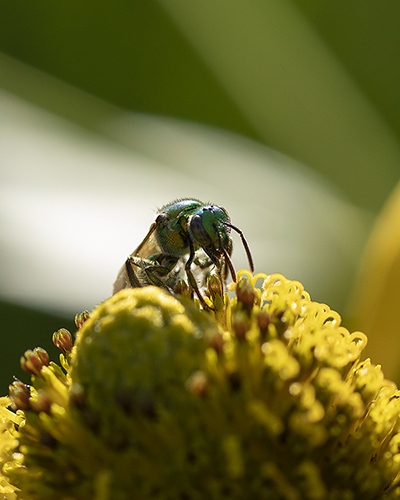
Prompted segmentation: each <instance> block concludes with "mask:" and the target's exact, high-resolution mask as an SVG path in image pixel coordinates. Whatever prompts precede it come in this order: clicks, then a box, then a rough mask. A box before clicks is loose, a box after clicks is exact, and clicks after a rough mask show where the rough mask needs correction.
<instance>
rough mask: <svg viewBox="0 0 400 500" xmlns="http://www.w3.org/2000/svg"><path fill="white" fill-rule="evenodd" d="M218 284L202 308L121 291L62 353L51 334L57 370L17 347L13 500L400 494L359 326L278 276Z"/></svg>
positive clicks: (399, 437)
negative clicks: (20, 374) (23, 378)
mask: <svg viewBox="0 0 400 500" xmlns="http://www.w3.org/2000/svg"><path fill="white" fill-rule="evenodd" d="M257 285H258V286H257ZM230 288H231V291H236V296H235V297H234V298H230V297H229V296H228V294H225V295H224V296H223V297H222V296H221V294H220V290H221V287H220V286H218V279H217V278H216V277H213V278H212V279H211V281H210V283H209V290H208V298H207V301H209V304H210V306H211V307H212V310H210V311H203V310H200V309H199V307H198V306H197V305H196V304H195V302H194V301H192V300H190V299H188V298H179V297H173V296H172V295H169V294H168V293H166V292H165V291H163V290H161V289H159V288H155V287H150V286H149V287H145V288H140V289H126V290H122V291H121V292H119V293H118V294H116V295H114V296H113V297H111V298H110V299H108V300H106V301H105V302H104V303H102V304H100V305H99V306H98V307H97V308H96V309H95V310H94V311H93V312H92V313H91V314H90V316H89V315H88V314H87V313H85V314H83V315H80V316H79V317H78V318H77V325H78V327H79V329H78V332H77V336H76V341H75V345H74V347H72V344H73V342H72V336H71V335H70V334H69V332H67V331H66V330H63V329H62V330H59V331H58V332H56V333H55V334H54V342H55V344H56V345H57V346H58V347H59V348H60V349H61V351H62V354H61V355H60V365H57V364H55V363H52V362H50V361H49V360H48V357H47V356H46V354H45V353H44V352H43V350H40V349H36V350H34V351H28V352H27V353H26V354H25V356H24V358H23V359H22V365H23V367H24V368H25V369H27V370H28V371H30V373H31V374H32V375H31V379H32V385H31V386H30V387H28V386H25V385H24V384H22V383H20V382H17V381H16V382H14V384H12V386H11V388H10V398H11V405H12V406H11V407H12V408H13V410H14V411H16V412H17V413H16V414H15V413H12V412H9V414H7V415H8V416H7V415H6V422H7V421H9V422H11V419H14V424H15V425H13V426H12V429H13V431H12V432H11V425H10V424H7V423H6V424H5V425H6V426H8V427H7V429H8V430H7V433H8V434H7V442H8V444H7V445H3V446H2V449H4V450H5V452H4V453H3V454H2V456H1V459H2V464H3V481H7V482H8V483H4V484H6V485H8V484H11V485H13V486H14V488H15V495H16V497H15V498H21V499H25V500H26V499H32V500H35V499H38V500H39V499H40V500H46V499H54V498H57V499H65V500H67V499H68V500H69V499H85V500H86V499H88V498H93V499H96V500H108V499H113V500H119V499H130V498H140V499H171V500H172V499H174V500H175V499H203V498H213V499H223V498H232V499H243V498H257V499H258V498H276V499H289V500H292V499H293V500H298V499H302V498H307V499H313V500H318V499H321V500H322V499H332V500H334V499H335V500H336V499H346V500H347V499H348V500H350V499H359V498H362V499H363V500H364V499H365V500H368V499H377V498H400V487H399V480H400V420H399V415H400V394H399V393H398V391H397V388H396V386H395V384H393V383H392V382H390V381H388V380H385V378H384V376H383V374H382V372H381V369H380V367H379V366H374V365H372V364H371V363H370V362H369V360H361V354H362V351H363V349H364V347H365V345H366V337H365V335H364V334H362V333H360V332H355V333H350V332H349V331H347V330H346V329H345V328H344V327H343V326H341V319H340V316H339V315H338V314H337V313H336V312H334V311H332V310H331V309H330V308H329V307H328V306H326V305H324V304H318V303H316V302H313V301H311V300H310V297H309V295H308V294H307V292H305V291H304V289H303V287H302V285H301V284H300V283H298V282H295V281H290V280H287V279H286V278H284V277H283V276H281V275H271V276H267V275H263V274H258V275H256V276H254V277H253V276H252V275H251V274H250V273H249V272H246V271H241V272H239V273H238V283H237V285H236V284H232V285H231V286H230ZM5 411H8V410H5ZM15 419H20V420H15ZM13 450H14V453H12V451H13Z"/></svg>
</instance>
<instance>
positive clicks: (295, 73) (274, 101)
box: [0, 0, 400, 393]
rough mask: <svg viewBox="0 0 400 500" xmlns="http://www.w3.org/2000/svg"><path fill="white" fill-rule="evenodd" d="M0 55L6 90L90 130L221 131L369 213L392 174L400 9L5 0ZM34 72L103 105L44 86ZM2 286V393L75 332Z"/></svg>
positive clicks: (393, 4)
mask: <svg viewBox="0 0 400 500" xmlns="http://www.w3.org/2000/svg"><path fill="white" fill-rule="evenodd" d="M0 51H1V53H2V55H1V54H0V56H1V57H0V88H1V89H3V90H4V91H6V92H8V93H10V94H13V95H15V96H18V97H20V98H23V99H24V100H26V101H29V102H30V103H33V104H35V105H37V106H40V107H41V108H43V109H45V110H48V111H51V112H52V113H55V114H57V115H59V116H61V117H63V118H64V119H66V120H69V121H71V122H73V123H75V124H78V125H79V126H82V127H84V128H85V129H87V130H90V131H97V132H98V129H99V124H100V123H102V122H103V121H104V120H106V119H107V118H108V117H110V116H112V114H113V113H114V112H115V109H117V108H118V109H121V110H127V111H133V112H141V113H150V114H154V115H162V116H167V117H174V118H178V119H182V120H189V121H192V122H197V123H201V124H204V125H211V126H213V127H218V128H220V129H224V130H228V131H231V132H234V133H238V134H240V135H242V136H245V137H248V138H251V139H254V140H256V141H258V142H260V143H263V144H265V145H267V146H269V147H271V148H274V149H276V150H278V151H280V152H282V153H284V154H286V155H288V156H289V157H291V158H293V159H295V160H298V161H299V162H302V163H303V164H305V165H307V166H308V167H309V168H310V169H312V170H313V171H314V172H317V175H319V176H321V178H323V179H325V180H326V181H327V182H329V183H331V184H332V186H334V188H335V189H337V190H338V192H340V193H341V194H342V195H343V197H344V198H346V200H347V201H349V202H350V203H351V204H352V205H354V206H355V207H357V208H359V209H361V210H363V211H366V212H368V213H369V214H372V215H375V214H377V213H378V212H379V210H380V208H381V207H382V205H383V203H384V202H385V200H386V198H387V197H388V195H389V193H390V192H391V191H392V189H393V188H394V186H395V184H396V182H397V180H398V178H399V159H400V95H399V94H400V87H399V84H398V82H399V80H400V2H398V0H392V1H390V0H379V1H374V0H370V1H368V2H365V1H361V0H343V1H336V2H329V1H327V0H315V1H305V0H303V1H302V0H275V1H271V0H264V1H262V0H259V1H256V0H251V1H246V2H244V1H242V2H228V1H219V2H214V1H213V2H212V1H211V0H206V1H203V2H184V1H174V0H160V1H154V0H146V1H142V0H140V1H138V0H130V1H127V0H116V1H114V2H105V1H102V0H99V1H97V2H95V3H94V2H85V1H81V0H80V1H77V0H58V1H57V2H54V1H50V0H46V1H44V0H37V1H35V2H30V1H21V0H16V1H14V2H1V5H0ZM21 62H22V63H25V64H26V65H28V66H25V65H20V64H19V63H21ZM27 68H29V70H28V69H27ZM36 70H40V72H44V73H46V74H47V75H49V76H51V77H55V78H56V79H57V80H59V81H61V82H65V83H67V84H70V85H71V86H73V87H75V88H77V89H79V90H82V91H84V92H85V93H87V94H90V95H91V96H94V97H96V98H98V99H100V100H101V101H103V103H102V105H96V106H93V105H92V104H91V103H92V101H91V100H90V99H88V100H86V99H85V95H84V94H82V98H80V99H77V98H76V95H75V94H74V97H71V95H70V93H69V92H68V91H66V90H65V88H64V87H62V85H61V86H57V85H54V86H51V87H49V88H47V87H46V88H45V87H43V85H42V77H41V76H40V73H37V72H36ZM49 89H50V90H49ZM58 89H59V90H58ZM60 154H62V153H60ZM209 182H210V183H212V182H213V179H212V178H211V179H209ZM146 188H147V189H151V187H150V186H147V187H146ZM221 189H223V186H221ZM27 250H28V249H27ZM28 251H29V250H28ZM354 272H355V269H354ZM349 286H350V285H349ZM4 288H6V287H4V286H3V293H2V295H3V301H2V303H1V304H0V314H1V317H2V321H1V335H2V341H3V346H5V349H7V352H3V353H2V355H1V359H2V361H1V372H0V389H1V390H2V392H3V393H4V392H5V391H6V387H7V384H8V383H9V382H10V380H11V375H12V374H13V373H14V374H16V375H17V376H18V377H20V376H22V375H21V372H20V370H19V367H18V358H19V355H20V354H21V353H22V352H23V351H24V350H25V349H26V348H33V347H35V346H36V345H42V346H43V347H45V348H47V349H49V350H51V349H52V347H51V333H52V331H54V330H55V329H57V328H60V327H67V328H71V329H73V326H72V322H71V317H70V316H69V315H68V317H65V316H66V313H65V315H64V317H62V315H61V316H57V315H54V314H49V313H48V312H45V311H43V310H35V309H32V308H31V307H29V304H25V306H26V307H25V306H24V307H23V306H21V305H15V304H13V303H11V302H10V301H9V300H8V299H7V296H6V295H7V294H6V293H4ZM348 291H349V290H346V293H348ZM342 303H343V302H342ZM82 308H85V306H84V305H83V307H82ZM77 312H79V311H77ZM32 342H33V344H32Z"/></svg>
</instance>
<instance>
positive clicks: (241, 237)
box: [223, 222, 254, 272]
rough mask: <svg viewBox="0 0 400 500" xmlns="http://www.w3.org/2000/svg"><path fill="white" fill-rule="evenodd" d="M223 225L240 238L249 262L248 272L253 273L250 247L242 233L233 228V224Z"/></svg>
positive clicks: (226, 223)
mask: <svg viewBox="0 0 400 500" xmlns="http://www.w3.org/2000/svg"><path fill="white" fill-rule="evenodd" d="M223 224H225V226H228V227H230V228H231V229H233V230H234V231H236V232H237V233H238V235H239V236H240V239H241V240H242V244H243V246H244V249H245V251H246V255H247V260H248V261H249V266H250V271H251V272H254V263H253V257H252V255H251V252H250V247H249V245H248V243H247V241H246V238H245V237H244V234H243V231H241V230H240V229H239V228H238V227H236V226H234V225H233V224H230V223H229V222H223ZM228 265H229V260H228Z"/></svg>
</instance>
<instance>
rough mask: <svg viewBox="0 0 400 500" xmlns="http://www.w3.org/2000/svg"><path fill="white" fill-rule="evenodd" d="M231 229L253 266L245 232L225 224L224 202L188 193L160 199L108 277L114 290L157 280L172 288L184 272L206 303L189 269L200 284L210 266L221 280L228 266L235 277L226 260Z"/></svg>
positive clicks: (173, 288) (252, 266)
mask: <svg viewBox="0 0 400 500" xmlns="http://www.w3.org/2000/svg"><path fill="white" fill-rule="evenodd" d="M231 229H233V230H234V231H236V232H237V233H238V234H239V235H240V238H241V240H242V243H243V246H244V249H245V251H246V254H247V258H248V261H249V265H250V269H251V270H252V271H253V270H254V265H253V259H252V256H251V253H250V248H249V246H248V244H247V242H246V240H245V237H244V235H243V233H242V231H241V230H240V229H239V228H237V227H236V226H234V225H233V224H231V220H230V217H229V214H228V212H227V211H226V210H225V209H224V208H222V207H219V206H217V205H211V204H208V205H207V204H204V203H203V202H201V201H199V200H196V199H191V198H182V199H179V200H174V201H172V202H171V203H168V204H167V205H164V206H163V207H162V208H161V209H160V210H159V211H158V215H157V217H156V220H155V221H154V222H153V224H152V225H151V226H150V229H149V231H148V233H147V235H146V236H145V238H144V240H143V241H142V242H141V243H140V245H139V246H138V247H137V248H136V250H135V251H134V252H133V253H132V254H131V255H130V256H129V257H128V259H127V260H126V262H125V264H124V265H123V266H122V268H121V270H120V272H119V274H118V277H117V279H116V281H115V283H114V293H116V292H118V291H119V290H121V289H123V288H137V287H142V286H146V285H157V286H160V287H162V288H166V289H168V290H170V291H172V292H173V291H175V290H176V288H177V287H178V286H179V283H182V281H184V279H183V276H185V275H186V277H187V280H188V285H189V288H190V289H191V290H192V291H194V293H195V294H196V295H197V297H198V298H199V300H200V302H201V304H202V305H203V307H204V308H207V305H206V302H205V300H204V297H203V295H202V294H201V292H200V290H199V285H198V283H197V281H196V278H195V274H196V276H197V277H200V278H201V281H202V283H201V285H205V281H206V278H207V276H209V274H210V272H211V269H212V267H213V266H214V268H215V269H216V271H217V273H218V274H219V276H220V277H221V281H222V282H225V280H226V278H227V277H228V272H230V273H231V276H232V279H233V281H236V272H235V268H234V267H233V264H232V260H231V254H232V246H233V245H232V239H231V236H230V232H231ZM193 268H194V270H195V274H194V273H193Z"/></svg>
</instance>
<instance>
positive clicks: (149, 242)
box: [113, 222, 160, 293]
mask: <svg viewBox="0 0 400 500" xmlns="http://www.w3.org/2000/svg"><path fill="white" fill-rule="evenodd" d="M157 226H158V224H157V223H156V222H153V224H152V225H151V226H150V229H149V230H148V232H147V234H146V236H145V237H144V239H143V241H142V242H141V243H140V245H139V246H138V247H137V248H136V250H134V251H133V252H132V253H131V255H130V256H129V257H139V259H148V258H150V257H151V256H153V255H156V254H158V253H160V247H159V245H158V243H157V240H156V238H155V235H154V231H155V230H156V229H157ZM129 257H128V259H129ZM127 265H131V263H129V262H128V260H127V261H126V262H124V264H123V266H122V267H121V269H120V270H119V273H118V276H117V279H116V280H115V282H114V289H113V293H117V292H118V291H119V290H122V289H123V288H131V287H132V286H134V285H133V284H132V279H130V278H129V276H128V272H127ZM132 273H133V274H134V276H135V277H136V273H135V271H134V270H133V269H132ZM137 282H138V283H140V279H139V278H137Z"/></svg>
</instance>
